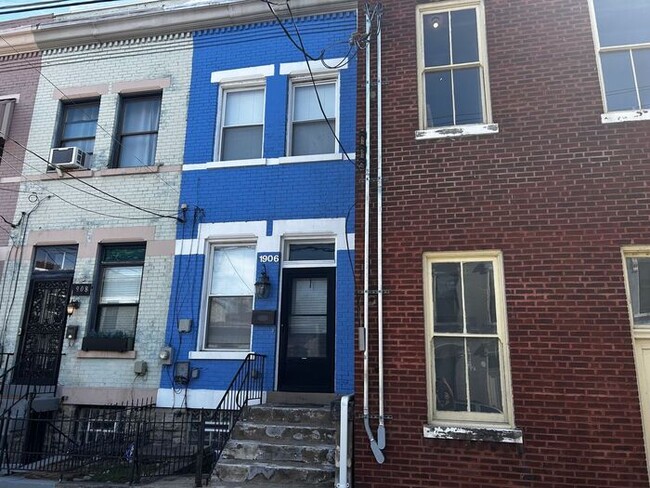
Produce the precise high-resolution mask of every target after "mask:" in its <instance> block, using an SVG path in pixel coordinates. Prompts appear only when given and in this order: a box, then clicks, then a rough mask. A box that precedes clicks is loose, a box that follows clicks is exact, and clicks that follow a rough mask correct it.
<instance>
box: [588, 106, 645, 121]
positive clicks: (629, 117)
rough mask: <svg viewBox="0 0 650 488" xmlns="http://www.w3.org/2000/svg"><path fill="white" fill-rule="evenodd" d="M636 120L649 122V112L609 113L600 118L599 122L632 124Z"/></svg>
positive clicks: (626, 111)
mask: <svg viewBox="0 0 650 488" xmlns="http://www.w3.org/2000/svg"><path fill="white" fill-rule="evenodd" d="M636 120H650V110H647V109H646V110H623V111H620V112H609V113H606V114H602V115H601V116H600V121H601V122H602V123H603V124H616V123H619V122H634V121H636Z"/></svg>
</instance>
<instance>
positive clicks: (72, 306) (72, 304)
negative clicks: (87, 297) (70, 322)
mask: <svg viewBox="0 0 650 488" xmlns="http://www.w3.org/2000/svg"><path fill="white" fill-rule="evenodd" d="M78 308H79V301H78V300H70V301H69V302H68V306H67V308H66V310H67V312H68V317H70V316H71V315H72V314H73V313H74V311H75V310H77V309H78Z"/></svg>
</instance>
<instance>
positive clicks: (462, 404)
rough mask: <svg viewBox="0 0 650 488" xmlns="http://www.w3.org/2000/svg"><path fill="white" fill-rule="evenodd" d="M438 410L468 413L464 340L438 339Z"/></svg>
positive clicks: (436, 355)
mask: <svg viewBox="0 0 650 488" xmlns="http://www.w3.org/2000/svg"><path fill="white" fill-rule="evenodd" d="M433 344H434V348H435V352H434V357H435V363H436V366H435V368H436V371H435V373H436V409H437V410H445V411H451V412H454V411H455V412H463V411H467V390H466V385H467V383H466V380H465V348H464V344H463V339H447V338H436V339H434V341H433Z"/></svg>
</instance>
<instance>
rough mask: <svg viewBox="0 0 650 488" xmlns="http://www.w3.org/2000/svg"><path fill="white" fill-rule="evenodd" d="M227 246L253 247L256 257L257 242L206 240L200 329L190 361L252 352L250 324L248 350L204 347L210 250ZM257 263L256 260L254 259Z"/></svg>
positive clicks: (249, 240) (210, 269) (225, 357)
mask: <svg viewBox="0 0 650 488" xmlns="http://www.w3.org/2000/svg"><path fill="white" fill-rule="evenodd" d="M229 246H255V254H256V256H257V253H258V249H257V240H256V239H239V238H224V239H218V240H216V239H214V240H212V239H206V241H205V248H204V253H205V254H204V256H207V259H205V263H204V273H203V283H202V287H201V290H202V291H201V314H200V327H199V333H198V334H197V336H198V337H197V341H198V342H197V345H196V351H192V352H190V354H191V357H190V359H240V355H243V357H244V358H245V357H246V354H248V353H249V352H251V351H252V347H253V325H252V324H251V335H250V339H249V344H248V349H246V350H244V349H208V348H206V347H205V336H206V331H207V326H208V308H209V303H210V286H211V284H212V283H211V281H212V260H213V255H214V253H213V252H212V250H213V249H214V248H216V247H229ZM255 263H257V258H256V259H255ZM255 300H256V297H255V292H254V291H253V306H252V310H255Z"/></svg>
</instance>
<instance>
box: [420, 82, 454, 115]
mask: <svg viewBox="0 0 650 488" xmlns="http://www.w3.org/2000/svg"><path fill="white" fill-rule="evenodd" d="M424 79H425V85H426V109H427V127H440V126H445V125H453V123H454V114H453V107H452V98H451V71H438V72H435V73H427V74H426V75H425V78H424Z"/></svg>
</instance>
